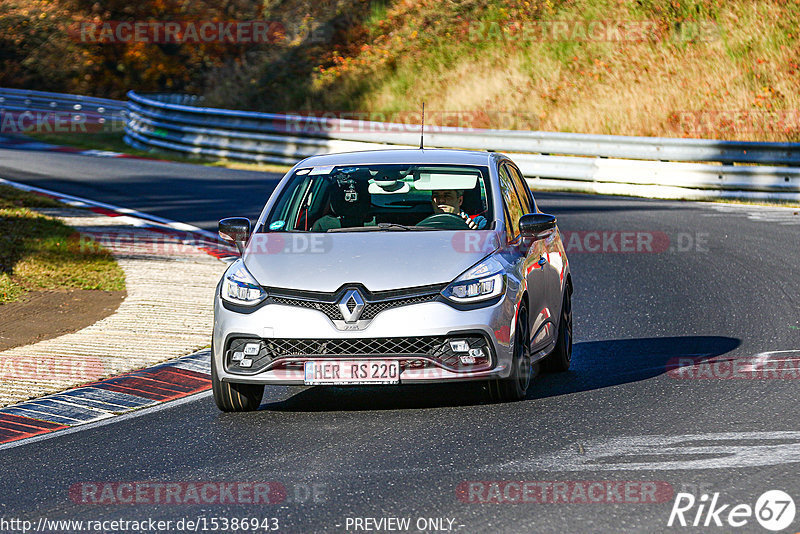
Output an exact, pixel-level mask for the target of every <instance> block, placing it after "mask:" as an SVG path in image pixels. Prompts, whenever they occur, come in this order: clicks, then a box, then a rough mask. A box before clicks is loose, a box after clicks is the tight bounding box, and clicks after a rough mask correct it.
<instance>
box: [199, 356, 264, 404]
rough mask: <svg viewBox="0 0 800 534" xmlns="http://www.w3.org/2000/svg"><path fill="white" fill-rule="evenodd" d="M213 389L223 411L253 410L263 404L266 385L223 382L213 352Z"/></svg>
mask: <svg viewBox="0 0 800 534" xmlns="http://www.w3.org/2000/svg"><path fill="white" fill-rule="evenodd" d="M211 390H212V392H213V393H214V402H215V403H217V408H219V409H220V410H222V411H223V412H252V411H255V410H258V407H259V406H261V398H262V397H263V396H264V386H263V385H261V384H236V383H231V382H222V381H221V380H220V379H219V377H218V376H217V364H216V358H214V354H213V352H212V354H211Z"/></svg>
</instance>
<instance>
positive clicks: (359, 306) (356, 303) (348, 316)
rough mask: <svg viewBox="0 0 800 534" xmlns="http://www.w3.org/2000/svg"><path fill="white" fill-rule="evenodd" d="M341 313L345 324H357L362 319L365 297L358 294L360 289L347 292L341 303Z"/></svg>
mask: <svg viewBox="0 0 800 534" xmlns="http://www.w3.org/2000/svg"><path fill="white" fill-rule="evenodd" d="M339 311H340V312H341V313H342V317H344V322H346V323H355V322H357V321H358V318H359V317H361V312H363V311H364V297H362V296H361V293H359V292H358V289H351V290H349V291H347V292H346V293H345V294H344V296H343V297H342V300H340V301H339Z"/></svg>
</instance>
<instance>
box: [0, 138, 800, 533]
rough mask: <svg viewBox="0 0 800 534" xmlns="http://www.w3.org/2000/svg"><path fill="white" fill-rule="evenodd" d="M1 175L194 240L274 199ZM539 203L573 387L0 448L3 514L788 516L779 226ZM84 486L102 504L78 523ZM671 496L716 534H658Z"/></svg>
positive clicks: (417, 393)
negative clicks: (550, 228)
mask: <svg viewBox="0 0 800 534" xmlns="http://www.w3.org/2000/svg"><path fill="white" fill-rule="evenodd" d="M0 177H2V178H6V179H9V180H15V181H19V182H23V183H26V184H29V185H35V186H38V187H44V188H49V189H53V190H56V191H59V192H63V193H68V194H72V195H77V196H82V197H87V198H90V199H93V200H98V201H103V202H108V203H113V204H117V205H121V206H125V207H128V208H133V209H137V210H140V211H143V212H146V213H150V214H153V215H158V216H161V217H168V218H171V219H175V220H179V221H182V222H187V223H191V224H195V225H198V226H200V227H202V228H204V229H208V230H212V231H213V230H214V229H215V226H216V220H217V219H219V218H222V217H225V216H231V215H243V216H249V217H251V218H253V219H254V218H255V217H256V216H257V214H258V212H259V211H260V209H261V207H262V206H263V203H264V201H265V200H266V198H267V196H268V195H269V192H270V191H271V190H272V188H273V187H274V185H275V183H276V180H277V179H278V178H279V176H276V175H271V174H263V173H258V172H249V171H248V172H245V171H233V170H226V169H219V168H211V167H200V166H192V165H184V164H175V163H165V162H157V161H143V160H130V159H114V160H106V159H103V158H90V157H84V156H75V155H68V154H51V153H47V154H40V153H36V154H32V153H30V152H27V153H25V152H21V151H10V150H4V151H0ZM536 197H537V200H538V202H539V204H540V207H541V208H542V209H543V210H545V211H548V212H551V213H554V214H555V215H557V216H558V218H559V226H560V229H561V230H562V233H564V234H565V242H566V245H567V247H568V249H567V250H568V255H569V260H570V261H571V265H572V273H573V277H574V283H575V294H574V297H573V308H574V319H575V336H576V344H575V349H574V355H573V368H572V370H571V371H570V372H568V373H563V374H558V375H544V376H540V377H539V378H537V379H536V381H535V384H534V387H533V388H532V390H531V392H530V394H529V396H528V398H527V399H526V400H525V401H522V402H518V403H511V404H489V403H487V402H485V401H484V398H483V396H482V393H481V392H480V391H478V390H477V389H476V388H475V387H473V386H458V387H456V386H447V387H429V386H425V387H422V386H418V387H404V388H394V387H386V388H381V387H363V388H333V389H325V388H300V387H298V388H283V387H269V386H268V387H267V389H266V393H265V397H264V401H263V404H262V406H261V410H260V411H259V412H257V413H251V414H222V413H220V412H219V411H218V410H217V408H216V407H215V406H214V403H213V401H212V399H211V398H210V396H208V394H204V395H200V396H197V397H191V398H189V400H188V401H184V402H181V403H176V404H167V405H165V407H164V408H162V409H157V410H152V411H145V412H142V413H141V414H138V416H134V417H130V416H126V417H122V418H118V419H116V420H114V421H112V422H110V423H108V424H103V425H99V426H95V427H89V428H84V429H81V430H80V431H76V432H71V433H61V434H55V435H54V436H53V437H50V438H49V439H43V440H40V441H35V442H29V443H23V444H21V445H19V446H14V447H10V448H6V449H5V450H3V451H2V453H1V454H2V456H0V473H2V474H0V487H2V488H3V492H2V497H0V515H2V516H3V517H4V518H6V519H8V518H21V519H29V520H31V521H33V522H34V524H36V522H38V521H39V519H40V518H47V519H48V520H56V519H71V520H84V521H85V520H115V519H124V520H141V519H148V518H153V519H161V520H171V521H173V522H175V521H178V520H180V519H182V518H183V519H184V520H186V519H192V520H197V518H198V517H201V518H205V519H206V521H210V520H211V519H212V518H233V517H238V518H277V519H278V521H279V525H280V531H282V532H312V531H332V532H345V531H349V532H359V531H360V532H365V531H367V530H366V528H367V527H368V526H369V527H374V526H377V523H369V522H364V521H363V520H364V519H365V518H375V519H376V520H379V519H381V518H389V517H397V518H409V519H410V527H409V531H411V532H416V531H418V530H417V527H418V526H422V527H424V528H423V529H422V530H428V531H430V530H434V527H436V526H437V525H439V524H440V523H434V522H428V521H427V520H428V519H435V518H444V520H443V521H442V522H441V526H442V527H448V526H450V527H451V529H452V530H454V531H458V532H554V533H555V532H559V533H561V532H667V531H669V532H684V531H685V532H723V531H725V532H730V531H740V532H767V530H764V529H763V528H762V527H761V526H760V525H759V523H758V521H757V520H756V518H755V517H752V516H751V517H749V518H745V519H746V520H747V523H746V524H744V525H743V526H742V527H740V528H738V529H733V528H731V527H730V526H728V524H727V523H726V522H725V521H727V516H728V512H729V511H730V510H731V508H732V507H733V506H734V505H737V504H748V505H750V506H755V505H756V501H757V499H758V498H759V496H760V495H762V493H764V492H765V491H767V490H783V491H785V492H787V493H788V494H789V495H790V496H792V497H794V499H795V501H797V502H798V504H800V500H798V499H800V477H798V472H800V428H799V427H798V421H800V408H798V402H797V398H798V393H799V392H800V387H799V385H800V381H798V380H797V379H798V378H800V374H798V373H800V372H798V371H796V370H794V371H793V369H796V368H797V367H798V365H799V364H800V361H798V360H800V291H798V288H799V286H800V266H799V265H798V261H797V253H798V243H800V239H798V234H799V233H800V215H797V214H796V213H795V212H796V211H798V210H794V211H792V210H787V209H775V208H759V207H753V206H728V205H715V204H696V203H688V202H686V203H685V202H667V201H653V200H645V199H634V198H621V197H616V198H613V197H600V196H587V195H578V194H556V193H549V194H544V193H540V194H537V195H536ZM623 233H624V234H625V235H623ZM630 233H632V235H633V237H630ZM647 244H649V245H650V246H649V247H648V246H647ZM631 247H632V250H628V249H631ZM587 249H589V250H587ZM622 249H625V251H622ZM176 278H177V279H179V276H177V277H176ZM175 295H176V305H180V292H179V291H176V293H175ZM776 351H786V352H776ZM765 353H769V354H765ZM709 358H713V359H714V360H715V361H716V363H715V364H713V365H712V364H709V363H706V364H702V363H700V362H703V361H705V360H707V359H709ZM691 364H694V365H693V366H692V365H691ZM765 364H766V365H765ZM680 365H683V367H680ZM734 369H735V370H736V371H735V372H734ZM137 481H138V482H145V481H147V482H149V483H151V484H170V483H178V484H183V485H182V486H180V487H179V493H177V494H175V495H177V497H175V498H176V499H178V500H181V502H180V503H178V504H176V503H174V502H171V503H167V502H166V500H167V499H164V498H163V495H162V498H160V499H159V498H150V500H149V501H147V502H140V503H139V504H128V503H123V502H119V501H120V500H124V498H125V496H126V495H128V493H126V492H117V494H114V495H112V493H113V491H117V490H119V488H120V487H121V486H120V484H124V483H127V482H137ZM206 481H215V482H230V483H234V484H235V483H239V486H236V487H237V488H238V487H246V486H244V484H243V483H250V482H270V483H273V485H272V486H270V487H271V488H272V490H274V493H272V494H271V495H272V500H273V501H278V502H273V503H271V504H248V503H244V502H241V501H242V500H246V499H247V496H246V495H245V496H244V497H238V496H236V497H235V498H234V499H233V500H234V501H235V502H233V503H231V502H227V503H225V504H218V503H212V504H208V503H205V504H204V503H200V504H198V503H197V502H196V501H193V500H192V499H191V498H188V495H187V491H188V490H187V488H188V486H187V484H191V483H196V484H202V483H203V482H206ZM492 481H500V482H499V483H498V484H492V483H491V482H492ZM509 481H518V482H529V483H537V482H538V483H542V484H538V485H537V484H529V485H528V486H523V485H522V484H518V485H509ZM594 481H601V482H602V484H600V485H592V484H591V483H592V482H594ZM87 483H93V484H96V485H98V484H99V486H98V488H99V489H95V486H90V485H87ZM101 483H110V484H109V485H108V488H111V489H110V490H108V491H109V492H110V493H109V494H107V495H106V498H105V502H106V504H93V503H91V499H92V498H93V497H98V498H99V497H101V493H100V492H101V491H102V489H103V487H105V486H103V485H102V484H101ZM547 483H553V484H555V485H548V484H547ZM556 483H557V484H556ZM126 487H127V486H126ZM216 487H217V489H218V488H219V486H216ZM523 487H527V488H528V490H529V493H528V494H527V497H523V496H521V493H520V488H523ZM276 488H277V489H276ZM531 488H533V489H531ZM536 488H539V489H541V488H544V489H545V491H544V496H542V495H541V494H539V493H536V491H539V490H537V489H536ZM548 488H550V489H549V490H548ZM151 489H152V488H151ZM554 489H557V490H558V491H555V492H554ZM626 491H627V493H626ZM681 491H683V492H687V493H691V494H692V495H693V496H694V497H695V498H696V499H697V500H698V502H699V500H700V498H701V495H703V494H706V495H708V496H709V500H710V496H712V495H713V494H715V493H719V496H718V503H717V504H718V506H719V505H722V504H729V505H730V506H728V507H727V508H726V509H725V510H724V511H723V512H722V513H721V514H720V515H719V518H720V520H721V521H723V524H724V525H725V527H715V526H713V525H714V518H711V519H710V525H711V526H709V527H702V526H700V527H693V526H687V527H679V526H673V527H672V528H670V527H668V526H667V522H668V520H669V517H670V511H671V510H672V507H673V503H674V501H675V496H676V494H677V493H678V492H681ZM246 492H247V490H245V493H246ZM109 495H112V496H111V497H109ZM120 495H121V496H122V497H123V498H122V499H119V498H118V497H120ZM548 495H549V497H548ZM581 495H584V497H583V498H582V497H581ZM597 499H599V501H600V502H591V503H589V502H586V501H587V500H597ZM173 500H174V499H173ZM486 500H490V501H493V502H489V503H487V502H483V501H486ZM542 500H544V501H548V502H541V501H542ZM113 501H116V502H113ZM187 501H189V502H187ZM476 501H477V502H476ZM498 501H499V502H498ZM518 501H527V502H518ZM549 501H555V502H549ZM609 501H611V502H609ZM639 501H644V502H639ZM697 510H698V507H697V505H695V506H694V507H693V508H692V509H691V510H690V511H687V512H686V514H685V518H686V520H687V521H688V522H691V521H694V519H695V514H696V512H697ZM357 518H360V519H361V520H362V521H361V523H358V522H357V521H356V519H357ZM420 518H423V519H424V521H423V522H422V523H418V521H419V520H420ZM448 520H452V522H450V521H448ZM705 520H706V516H705V513H703V514H702V517H701V520H700V521H701V524H702V522H703V521H705ZM173 524H174V523H173ZM207 525H208V526H209V527H210V526H211V523H207ZM358 525H361V527H362V528H358ZM380 525H381V526H383V527H387V526H390V525H391V524H390V523H381V524H380ZM799 525H800V518H795V520H794V521H793V522H792V523H790V525H789V526H788V530H786V532H796V531H797V530H800V526H799ZM261 531H262V532H263V530H261ZM373 531H374V530H373ZM382 531H387V530H386V529H384V530H382Z"/></svg>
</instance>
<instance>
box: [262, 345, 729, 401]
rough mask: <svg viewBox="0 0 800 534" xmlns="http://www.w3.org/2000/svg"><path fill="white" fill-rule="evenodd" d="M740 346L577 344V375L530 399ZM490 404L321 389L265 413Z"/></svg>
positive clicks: (411, 391)
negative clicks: (679, 359)
mask: <svg viewBox="0 0 800 534" xmlns="http://www.w3.org/2000/svg"><path fill="white" fill-rule="evenodd" d="M739 345H740V341H739V340H738V339H734V338H730V337H719V336H687V337H662V338H658V337H654V338H639V339H615V340H607V341H587V342H583V343H576V344H575V346H574V349H573V358H572V369H571V370H570V371H569V372H566V373H558V374H552V375H540V376H539V377H538V378H537V379H535V380H534V382H533V385H532V387H531V389H530V390H529V392H528V399H542V398H547V397H552V396H557V395H566V394H569V393H577V392H579V391H589V390H593V389H599V388H604V387H609V386H616V385H620V384H626V383H629V382H638V381H640V380H646V379H648V378H653V377H656V376H658V375H661V374H664V373H666V372H667V371H668V370H669V368H670V364H671V363H674V362H675V361H677V359H678V358H692V359H697V360H698V361H700V360H705V359H707V358H712V357H716V356H721V355H723V354H725V353H728V352H730V351H732V350H734V349H735V348H736V347H738V346H739ZM487 403H489V400H488V397H487V394H486V391H485V389H484V388H483V387H482V385H481V384H479V383H461V384H431V385H416V384H415V385H407V386H349V387H330V386H318V387H311V388H307V389H303V390H301V391H299V392H298V393H296V394H295V395H292V396H291V397H288V398H286V399H283V400H280V401H271V402H270V401H267V402H265V403H264V404H262V405H261V410H266V411H286V412H327V411H337V412H341V411H368V410H403V409H423V408H443V407H451V406H470V405H480V404H487Z"/></svg>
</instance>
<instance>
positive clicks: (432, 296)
mask: <svg viewBox="0 0 800 534" xmlns="http://www.w3.org/2000/svg"><path fill="white" fill-rule="evenodd" d="M444 287H445V286H444V285H435V286H423V287H417V288H408V289H405V290H400V289H394V290H391V291H381V292H376V293H370V292H368V291H366V290H364V289H360V291H361V294H362V295H363V296H364V301H365V302H364V309H363V310H362V312H361V316H360V317H359V320H371V319H374V318H375V317H376V316H377V315H378V314H379V313H381V312H382V311H385V310H389V309H392V308H399V307H400V306H409V305H411V304H420V303H423V302H433V301H435V300H437V299H438V298H439V293H440V292H441V291H442V289H444ZM347 289H349V288H348V287H344V288H342V289H340V290H339V291H337V292H335V293H322V292H313V293H312V292H300V291H291V290H283V289H276V288H271V289H269V288H268V289H267V291H268V293H269V294H270V299H271V302H272V303H273V304H282V305H284V306H298V307H301V308H309V309H312V310H318V311H321V312H322V313H324V314H325V315H326V316H327V317H328V318H329V319H330V320H332V321H343V320H344V317H343V316H342V312H341V310H339V301H340V299H341V297H342V295H343V294H344V292H345V291H346V290H347ZM404 295H405V296H404ZM345 306H347V309H348V310H349V311H350V313H353V310H354V309H355V306H356V303H355V301H354V300H353V299H349V300H348V301H347V302H346V303H345Z"/></svg>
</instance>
